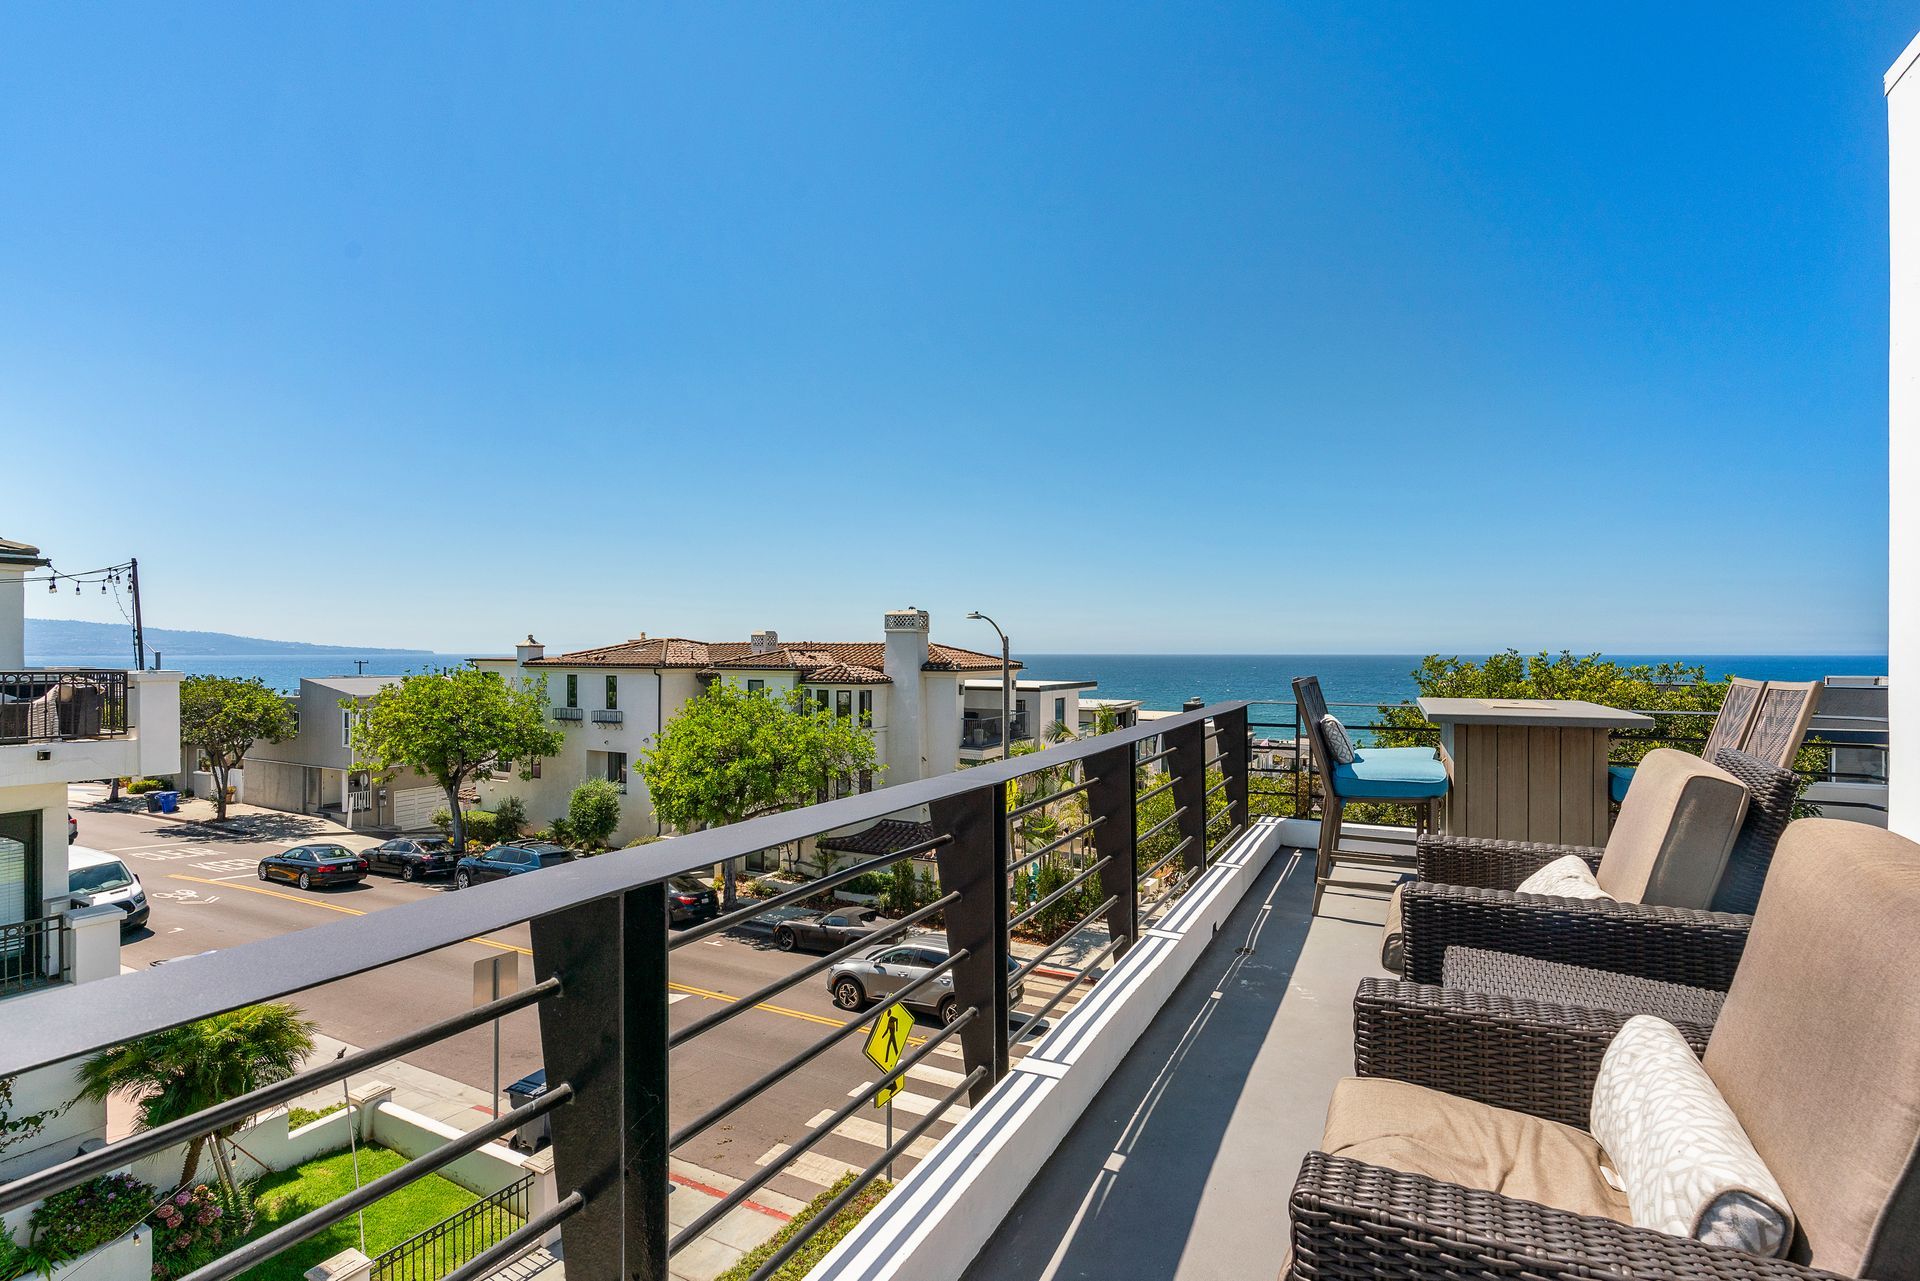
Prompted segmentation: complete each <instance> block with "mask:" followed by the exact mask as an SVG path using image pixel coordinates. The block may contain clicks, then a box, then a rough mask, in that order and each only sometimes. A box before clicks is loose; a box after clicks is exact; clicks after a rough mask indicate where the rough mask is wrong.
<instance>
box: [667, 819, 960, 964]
mask: <svg viewBox="0 0 1920 1281" xmlns="http://www.w3.org/2000/svg"><path fill="white" fill-rule="evenodd" d="M952 840H953V837H951V836H935V837H932V838H930V839H928V840H924V841H921V842H919V843H918V844H914V845H909V846H907V847H905V848H904V849H897V850H894V851H893V852H892V853H889V854H882V855H880V856H879V857H877V858H870V859H867V860H865V861H864V862H860V863H855V864H853V865H851V866H849V867H843V868H841V869H840V870H839V871H837V872H831V873H829V874H827V875H826V876H821V877H816V878H815V879H813V880H811V881H808V882H806V883H805V884H803V885H796V886H795V887H794V888H792V889H790V890H782V891H781V892H780V893H778V894H775V895H774V896H773V897H772V898H763V899H755V900H754V901H753V902H752V903H750V904H748V905H747V906H746V907H743V908H739V909H737V910H735V911H732V912H727V913H725V914H724V915H721V916H716V917H714V918H713V919H712V920H711V921H708V922H706V923H705V924H703V925H695V926H693V927H692V928H690V929H685V930H682V931H680V933H678V934H676V935H674V937H673V941H672V942H671V943H669V944H667V947H668V949H669V950H671V951H676V952H677V951H679V950H680V949H681V948H683V947H685V946H687V945H688V944H689V943H698V942H699V941H700V940H701V939H704V938H708V937H710V936H712V935H715V934H718V933H720V931H722V930H730V929H732V928H733V927H734V926H736V925H742V924H745V923H746V922H747V921H750V920H752V919H753V918H754V917H756V916H760V915H762V914H763V913H766V912H771V911H772V910H773V909H774V908H776V907H787V906H790V905H791V904H794V903H798V902H799V901H800V900H802V899H808V898H812V897H813V896H814V895H816V894H824V893H825V892H826V891H828V890H830V889H833V888H834V887H835V886H838V885H845V884H846V883H847V882H848V881H851V880H855V879H857V878H859V877H862V876H865V875H866V874H867V873H868V872H878V871H882V870H883V869H885V868H889V867H892V866H893V865H894V864H895V863H898V862H899V861H900V860H901V859H903V858H912V857H913V856H914V855H916V854H925V853H926V852H927V851H929V850H937V849H939V848H940V847H941V846H942V845H945V844H947V843H948V842H950V841H952Z"/></svg>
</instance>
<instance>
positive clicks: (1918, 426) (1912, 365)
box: [1886, 36, 1920, 839]
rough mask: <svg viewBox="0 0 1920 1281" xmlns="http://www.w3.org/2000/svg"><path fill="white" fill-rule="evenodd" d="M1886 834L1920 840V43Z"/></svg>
mask: <svg viewBox="0 0 1920 1281" xmlns="http://www.w3.org/2000/svg"><path fill="white" fill-rule="evenodd" d="M1886 91H1887V153H1888V154H1887V224H1888V225H1887V233H1888V234H1887V242H1888V255H1889V257H1888V281H1887V284H1888V293H1887V297H1888V308H1889V311H1888V334H1887V340H1888V346H1887V437H1888V439H1887V444H1888V450H1887V471H1888V479H1889V481H1890V482H1891V485H1892V494H1893V502H1892V505H1891V507H1890V508H1889V510H1888V513H1887V570H1888V575H1889V576H1888V584H1887V664H1888V666H1887V676H1888V682H1887V686H1888V688H1887V720H1888V726H1887V731H1888V740H1889V743H1890V745H1891V748H1892V750H1891V752H1890V753H1889V758H1890V759H1889V764H1890V766H1891V769H1890V771H1889V773H1890V777H1889V780H1888V782H1889V787H1888V794H1887V826H1888V827H1890V828H1892V829H1893V830H1894V831H1896V832H1898V833H1900V834H1901V835H1902V836H1907V837H1912V838H1915V839H1920V768H1916V767H1915V766H1913V765H1908V764H1903V762H1905V761H1909V760H1920V757H1917V756H1915V755H1914V754H1913V752H1911V751H1909V748H1908V744H1909V743H1910V742H1911V741H1912V740H1914V739H1915V738H1920V509H1916V508H1915V506H1914V503H1913V501H1912V496H1913V495H1914V494H1915V493H1916V492H1920V36H1916V37H1915V38H1914V40H1913V43H1911V44H1909V45H1908V46H1907V49H1906V52H1905V53H1902V54H1901V55H1900V57H1899V59H1898V60H1897V61H1896V62H1895V63H1894V64H1893V66H1892V67H1890V68H1889V69H1888V70H1887V75H1886Z"/></svg>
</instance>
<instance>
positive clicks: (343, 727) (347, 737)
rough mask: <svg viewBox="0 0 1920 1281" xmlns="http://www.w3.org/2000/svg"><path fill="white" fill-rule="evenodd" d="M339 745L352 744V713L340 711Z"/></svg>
mask: <svg viewBox="0 0 1920 1281" xmlns="http://www.w3.org/2000/svg"><path fill="white" fill-rule="evenodd" d="M340 746H342V747H352V746H353V713H352V712H341V713H340Z"/></svg>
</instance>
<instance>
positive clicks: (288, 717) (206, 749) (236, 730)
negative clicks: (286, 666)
mask: <svg viewBox="0 0 1920 1281" xmlns="http://www.w3.org/2000/svg"><path fill="white" fill-rule="evenodd" d="M296 728H297V725H296V723H295V721H294V716H293V709H292V708H290V707H288V706H287V700H286V699H284V698H282V697H281V696H280V695H278V694H276V693H274V691H272V690H271V689H268V688H267V684H266V682H265V681H263V680H261V679H260V678H259V677H258V676H249V677H245V678H242V677H238V676H188V677H186V678H185V679H183V680H182V681H181V682H180V741H181V742H183V743H185V744H187V745H188V746H189V747H192V748H194V749H195V750H197V751H198V752H199V753H200V754H201V755H202V756H205V757H206V758H207V768H208V769H209V770H211V771H212V773H213V804H214V809H215V813H214V818H215V820H216V821H219V820H223V819H225V818H226V817H227V779H228V777H229V776H230V775H231V774H232V773H233V771H234V770H236V769H238V768H240V762H241V759H242V758H244V757H245V756H246V754H247V750H248V749H249V748H251V747H252V746H253V745H254V744H255V743H259V742H266V743H278V742H280V741H282V740H283V739H288V738H292V737H293V734H294V731H295V729H296Z"/></svg>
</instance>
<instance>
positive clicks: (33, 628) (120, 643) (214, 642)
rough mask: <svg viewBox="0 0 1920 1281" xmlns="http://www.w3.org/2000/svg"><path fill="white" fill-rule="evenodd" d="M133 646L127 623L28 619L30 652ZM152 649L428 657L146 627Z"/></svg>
mask: <svg viewBox="0 0 1920 1281" xmlns="http://www.w3.org/2000/svg"><path fill="white" fill-rule="evenodd" d="M132 643H133V641H132V632H131V631H130V629H129V628H128V627H127V625H126V624H125V623H83V622H81V621H79V620H78V619H72V618H29V619H28V620H27V652H28V653H29V654H37V655H55V656H57V655H62V654H113V653H118V652H119V651H120V650H123V649H126V648H127V647H128V646H129V645H131V644H132ZM147 648H148V649H149V650H155V649H158V650H164V651H166V652H167V653H168V654H170V655H179V656H182V657H187V656H192V657H216V656H220V655H228V654H244V655H247V656H250V657H251V656H256V655H260V654H294V655H297V654H308V655H313V656H315V657H320V656H324V655H329V654H367V653H381V654H428V653H431V652H432V651H431V650H425V649H395V648H392V647H390V646H385V645H378V646H359V647H355V646H352V645H309V644H307V643H306V642H305V641H282V640H264V639H262V638H260V637H258V636H235V635H232V634H231V633H229V632H183V631H176V630H175V629H173V628H171V627H149V628H147Z"/></svg>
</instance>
